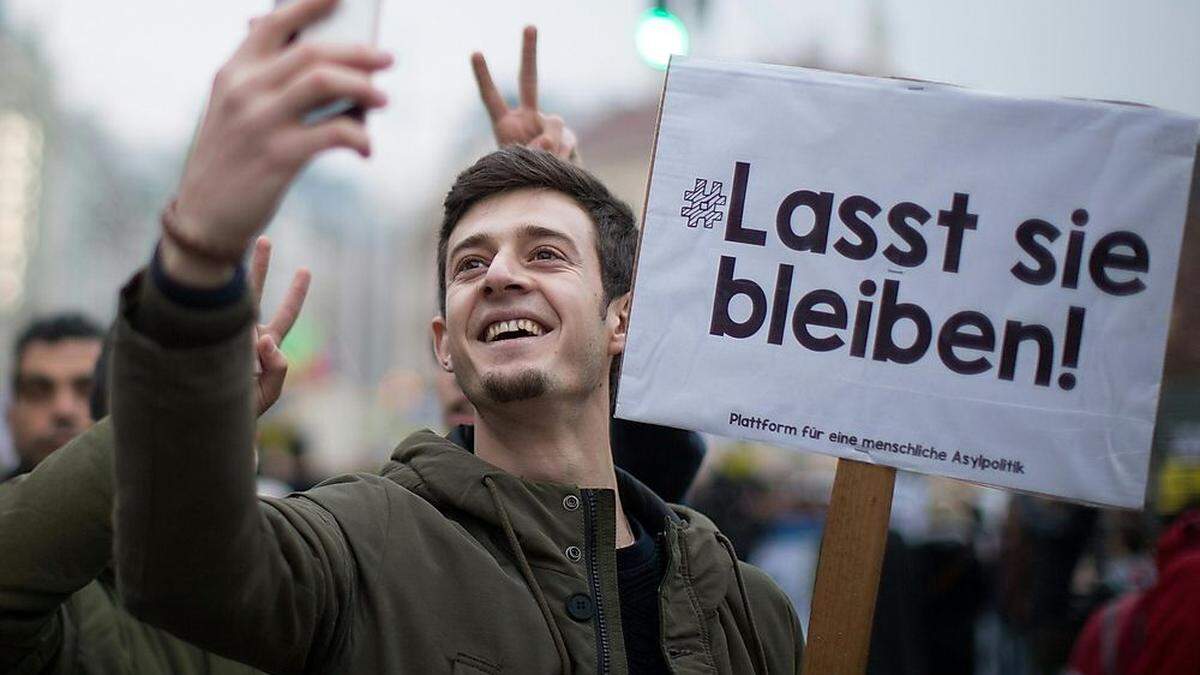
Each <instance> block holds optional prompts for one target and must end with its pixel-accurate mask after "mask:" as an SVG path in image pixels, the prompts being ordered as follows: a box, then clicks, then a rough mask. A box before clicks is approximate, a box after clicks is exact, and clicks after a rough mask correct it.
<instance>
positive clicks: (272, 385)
mask: <svg viewBox="0 0 1200 675" xmlns="http://www.w3.org/2000/svg"><path fill="white" fill-rule="evenodd" d="M255 351H256V352H257V354H258V361H259V362H260V363H261V364H262V372H261V373H260V374H259V375H258V379H257V381H256V382H255V384H256V385H257V387H258V400H257V401H255V404H256V408H257V409H258V414H259V415H262V414H263V413H265V412H266V411H267V410H268V409H269V408H270V407H271V406H272V405H274V404H275V401H277V400H279V395H280V394H281V393H283V381H284V379H285V378H286V377H287V370H288V362H287V357H285V356H284V355H283V352H282V351H280V349H279V346H278V345H277V344H276V342H275V340H274V339H272V338H271V336H270V335H263V336H262V337H260V338H259V339H258V343H257V344H256V345H255Z"/></svg>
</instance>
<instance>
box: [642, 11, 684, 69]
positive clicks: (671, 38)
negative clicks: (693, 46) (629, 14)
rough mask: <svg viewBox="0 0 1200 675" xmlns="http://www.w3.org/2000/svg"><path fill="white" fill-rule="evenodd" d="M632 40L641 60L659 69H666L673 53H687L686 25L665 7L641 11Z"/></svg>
mask: <svg viewBox="0 0 1200 675" xmlns="http://www.w3.org/2000/svg"><path fill="white" fill-rule="evenodd" d="M633 41H634V44H635V45H637V50H638V55H639V56H641V57H642V60H643V61H645V62H646V63H647V64H649V65H650V66H651V67H653V68H657V69H659V70H666V68H667V63H668V62H669V61H670V60H671V56H672V55H673V54H678V55H682V56H686V55H687V53H688V31H687V26H685V25H683V21H681V20H680V19H679V17H677V16H675V15H674V14H672V13H671V12H670V10H668V9H667V8H665V7H651V8H650V9H647V10H646V11H645V12H642V15H641V16H640V17H639V18H638V23H637V30H636V32H635V33H634V36H633Z"/></svg>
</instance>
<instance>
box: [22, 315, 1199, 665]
mask: <svg viewBox="0 0 1200 675" xmlns="http://www.w3.org/2000/svg"><path fill="white" fill-rule="evenodd" d="M104 344H105V338H104V331H103V330H102V329H101V327H100V326H99V325H98V324H97V323H95V322H93V321H91V320H89V319H87V318H85V317H84V316H83V315H81V314H75V313H71V314H60V315H54V316H49V317H44V318H40V319H38V320H36V321H34V322H32V323H31V324H30V325H28V326H27V327H26V329H25V330H24V331H23V332H21V333H20V336H19V338H18V340H17V342H16V347H15V351H14V353H13V355H12V370H11V372H12V379H11V385H12V395H11V396H12V398H11V403H10V404H9V407H8V409H7V411H6V421H7V424H8V430H9V433H10V435H11V437H12V439H13V441H14V447H15V449H16V450H17V454H18V458H19V464H18V465H17V466H14V467H9V468H8V469H6V470H5V476H6V477H13V476H18V475H21V474H23V473H26V472H28V471H30V470H32V469H33V468H34V467H35V466H36V465H37V464H38V463H39V462H41V461H42V460H44V459H45V458H46V457H48V456H49V455H50V454H51V453H52V452H54V450H55V449H56V448H58V447H59V446H61V445H62V444H64V443H65V442H67V441H68V440H70V439H71V438H72V437H74V436H75V435H77V434H79V433H80V432H82V431H84V430H85V429H86V428H87V427H88V426H89V425H90V424H91V423H92V422H93V420H95V419H98V418H100V417H102V416H104V415H105V414H106V413H107V406H108V403H107V401H106V400H105V395H104V388H103V387H102V386H98V383H100V382H103V381H104V378H105V361H106V359H105V351H106V350H105V349H104ZM423 396H424V397H425V398H426V399H428V401H429V403H430V405H432V406H434V407H435V408H436V409H437V410H438V412H439V414H440V423H441V425H442V427H443V431H449V432H450V433H451V434H452V437H454V436H453V434H455V433H458V434H462V433H464V432H463V431H462V430H465V429H469V428H470V427H469V425H470V423H471V422H472V419H473V410H472V408H471V405H470V403H469V402H468V401H467V400H466V399H465V397H464V396H463V394H462V392H461V390H459V389H458V387H457V385H456V384H455V382H454V380H453V378H452V377H450V376H448V375H447V374H445V373H439V374H438V375H433V376H431V377H430V380H429V382H428V386H427V387H426V390H425V393H424V395H423ZM1196 398H1197V390H1196V389H1195V388H1192V387H1188V386H1173V387H1168V388H1166V390H1165V392H1164V400H1163V406H1162V412H1161V413H1160V430H1159V433H1158V435H1157V441H1158V442H1157V445H1156V462H1155V475H1154V478H1153V480H1152V483H1151V490H1150V494H1149V499H1148V508H1147V510H1146V511H1144V512H1134V511H1120V510H1107V509H1098V508H1091V507H1088V506H1082V505H1076V504H1070V503H1065V502H1059V501H1052V500H1048V499H1043V498H1039V497H1035V496H1028V495H1020V494H1009V493H1005V492H1001V491H998V490H993V489H989V488H983V487H977V486H973V485H970V484H967V483H963V482H960V481H955V480H950V479H942V478H936V477H928V476H923V475H919V474H914V473H907V472H900V473H899V475H898V478H897V482H896V489H895V497H894V500H893V506H892V516H891V526H890V531H889V535H888V541H887V549H886V555H885V560H884V566H883V574H882V580H881V582H880V588H879V594H878V600H877V604H876V611H875V622H874V630H873V634H872V646H871V655H870V667H869V672H870V673H873V674H892V673H895V674H912V675H918V674H926V673H927V674H931V675H932V674H940V673H945V674H961V673H977V674H980V675H1018V674H1023V673H1068V672H1069V673H1097V674H1099V673H1128V672H1137V673H1195V672H1200V660H1193V659H1197V658H1198V657H1197V652H1196V649H1197V644H1198V642H1197V640H1198V639H1200V632H1198V630H1197V628H1198V627H1200V612H1197V611H1195V606H1196V603H1197V602H1200V433H1198V432H1200V426H1198V425H1197V424H1196V423H1195V422H1194V421H1192V419H1191V417H1190V416H1189V415H1190V414H1191V412H1192V411H1194V410H1196V406H1195V399H1196ZM614 424H615V426H614V434H613V438H614V443H613V445H614V453H615V454H616V455H617V462H618V464H619V465H620V466H622V467H624V468H626V469H627V470H630V471H631V472H632V473H634V475H636V476H638V477H639V478H641V479H642V480H643V481H644V482H647V483H648V484H651V487H653V488H654V489H655V490H656V491H658V492H659V493H660V494H663V495H666V496H669V497H670V498H671V499H673V500H676V501H684V502H687V503H689V504H690V505H692V506H695V507H697V508H698V509H699V510H701V511H702V512H703V513H705V514H708V515H709V516H710V517H711V518H712V519H713V520H714V521H715V523H716V524H717V525H718V527H720V529H721V530H722V531H723V532H724V533H725V534H726V535H727V536H728V537H729V538H730V540H732V542H733V545H734V547H735V549H736V550H737V552H738V554H739V557H741V558H742V559H744V560H746V561H748V562H751V563H752V564H755V565H757V566H759V567H761V568H762V569H763V570H765V571H766V572H767V573H768V574H770V575H771V576H772V577H773V578H774V579H775V581H776V582H777V583H778V584H779V585H780V586H781V587H782V588H783V589H784V591H785V592H786V593H787V594H788V596H789V597H790V599H791V600H792V602H793V604H794V605H795V607H796V610H797V613H798V615H799V616H800V618H801V621H802V622H804V623H805V627H806V630H807V619H808V613H809V607H810V600H811V593H812V584H813V577H814V574H815V570H816V567H817V559H818V555H819V552H820V541H821V530H822V525H823V522H824V515H825V510H826V508H827V504H828V500H829V495H830V491H831V488H832V484H833V476H834V471H835V467H836V461H835V460H833V459H832V458H828V457H823V456H820V455H807V454H800V453H795V452H791V451H786V450H782V449H779V448H774V447H770V446H764V445H759V444H754V443H748V442H730V441H724V440H720V439H716V438H701V437H700V436H699V435H696V434H688V433H686V432H677V431H674V430H666V429H663V430H658V431H650V432H647V431H646V430H645V429H642V428H639V425H625V423H621V422H616V423H614ZM623 425H624V426H623ZM466 433H469V431H468V432H466ZM655 434H659V435H655ZM662 434H667V435H666V436H663V435H662ZM258 438H259V441H258V475H259V480H258V485H259V492H260V493H261V494H264V495H271V496H282V495H285V494H288V493H290V492H293V491H300V490H306V489H308V488H310V487H312V486H313V485H315V484H317V483H318V482H320V481H321V480H322V479H324V478H326V477H328V472H324V471H321V470H320V469H318V468H316V467H314V466H313V462H312V448H311V444H312V441H311V439H309V438H307V437H306V435H305V433H304V431H303V430H301V429H300V428H299V427H298V426H296V425H295V424H294V423H292V422H291V421H289V418H288V417H287V416H286V414H281V415H275V416H270V415H268V416H267V417H265V418H264V419H263V422H262V424H261V426H260V431H259V437H258ZM681 438H682V439H684V441H683V442H680V439H681ZM661 447H673V448H675V451H674V452H675V453H676V454H675V455H673V456H669V457H668V456H664V455H662V454H661V453H657V452H656V450H657V448H661ZM701 464H702V466H701ZM1147 659H1150V660H1149V662H1148V663H1144V662H1146V661H1147ZM1139 660H1140V661H1139Z"/></svg>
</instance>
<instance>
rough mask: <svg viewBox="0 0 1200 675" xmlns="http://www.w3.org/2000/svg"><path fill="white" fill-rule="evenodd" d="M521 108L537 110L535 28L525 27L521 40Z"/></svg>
mask: <svg viewBox="0 0 1200 675" xmlns="http://www.w3.org/2000/svg"><path fill="white" fill-rule="evenodd" d="M518 78H519V82H520V87H521V106H522V107H524V108H529V109H530V110H537V28H535V27H533V26H526V27H525V33H524V36H523V37H522V40H521V73H520V75H519V76H518Z"/></svg>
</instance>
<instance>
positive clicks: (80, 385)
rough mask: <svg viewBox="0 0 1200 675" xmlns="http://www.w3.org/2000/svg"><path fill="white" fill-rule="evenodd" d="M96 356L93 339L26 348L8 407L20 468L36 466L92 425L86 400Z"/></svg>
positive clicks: (97, 345) (34, 344) (41, 343)
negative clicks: (21, 466)
mask: <svg viewBox="0 0 1200 675" xmlns="http://www.w3.org/2000/svg"><path fill="white" fill-rule="evenodd" d="M99 356H100V341H99V340H95V339H83V338H71V339H65V340H56V341H54V342H44V341H40V340H34V341H33V342H30V343H29V344H28V345H26V347H25V351H24V352H23V353H22V354H21V359H20V361H19V362H18V363H17V373H16V377H15V382H14V385H15V387H14V388H15V391H14V392H13V401H12V403H11V404H10V405H9V407H8V428H9V431H10V432H11V434H12V439H13V444H14V446H15V447H16V450H17V454H18V455H20V457H21V461H22V462H23V463H25V464H27V465H29V466H36V465H37V464H38V463H39V462H41V461H42V460H43V459H45V458H46V457H47V456H48V455H49V454H50V453H52V452H54V451H55V450H57V449H58V448H59V447H61V446H62V445H63V444H65V443H66V442H67V441H69V440H71V439H72V438H74V437H75V436H77V435H79V434H80V433H81V432H83V431H84V430H85V429H87V427H88V426H89V425H90V424H91V423H92V418H91V414H90V412H89V411H88V396H89V395H90V394H91V392H92V371H93V370H94V369H95V367H96V359H97V358H98V357H99Z"/></svg>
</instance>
